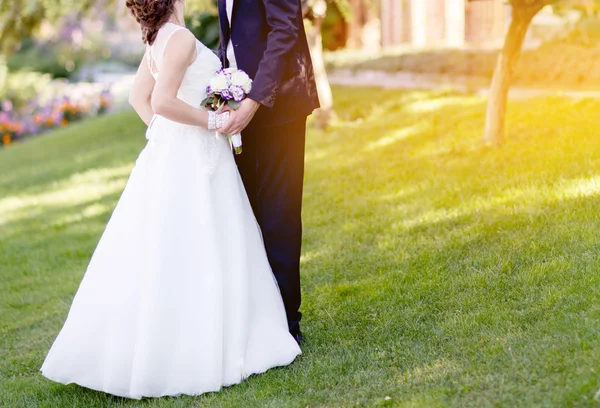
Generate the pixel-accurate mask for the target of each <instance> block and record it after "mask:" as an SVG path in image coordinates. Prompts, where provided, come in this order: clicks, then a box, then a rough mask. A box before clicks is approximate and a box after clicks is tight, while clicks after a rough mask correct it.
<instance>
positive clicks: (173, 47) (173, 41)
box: [165, 28, 197, 57]
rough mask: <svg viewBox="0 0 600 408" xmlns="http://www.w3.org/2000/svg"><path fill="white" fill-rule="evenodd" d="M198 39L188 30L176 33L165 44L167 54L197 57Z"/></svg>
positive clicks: (184, 29)
mask: <svg viewBox="0 0 600 408" xmlns="http://www.w3.org/2000/svg"><path fill="white" fill-rule="evenodd" d="M196 41H197V40H196V37H195V36H194V34H192V32H191V31H190V30H188V29H186V28H183V29H180V30H177V31H175V32H174V33H172V34H171V36H170V38H169V40H168V41H167V43H166V44H165V54H167V53H170V54H175V53H177V54H185V55H190V56H193V57H195V55H196Z"/></svg>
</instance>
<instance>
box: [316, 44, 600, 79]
mask: <svg viewBox="0 0 600 408" xmlns="http://www.w3.org/2000/svg"><path fill="white" fill-rule="evenodd" d="M598 41H600V39H599V40H597V41H596V42H594V43H593V44H592V45H589V44H585V43H581V42H577V41H571V42H569V41H557V42H550V43H547V44H544V45H543V46H541V47H540V48H537V49H526V50H524V51H523V54H522V55H521V57H520V59H519V63H518V64H517V66H516V67H515V72H514V75H513V80H514V82H515V85H516V86H518V87H531V88H541V89H551V90H561V89H571V90H590V88H591V89H595V90H598V89H600V65H599V64H597V61H598V60H599V59H600V47H598ZM497 58H498V50H494V49H476V48H472V49H453V48H451V49H448V48H431V49H415V48H411V47H398V48H392V49H386V50H384V51H383V52H381V51H372V52H365V51H364V50H342V51H336V52H330V53H327V54H325V59H326V63H327V66H328V68H329V69H336V68H340V69H350V70H352V71H357V70H358V71H359V70H373V71H383V72H390V73H396V72H406V73H412V74H421V75H424V76H426V77H433V78H436V77H438V78H454V80H462V81H465V80H468V82H470V83H471V82H472V83H473V86H477V87H486V86H488V85H489V83H490V80H491V78H492V75H493V73H494V68H495V67H496V61H497Z"/></svg>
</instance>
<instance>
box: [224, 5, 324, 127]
mask: <svg viewBox="0 0 600 408" xmlns="http://www.w3.org/2000/svg"><path fill="white" fill-rule="evenodd" d="M218 2H219V19H220V24H221V43H220V45H219V58H221V61H222V62H223V66H225V67H227V66H228V65H229V63H228V61H227V51H226V50H227V44H228V43H229V40H230V39H231V41H232V44H233V47H234V52H235V57H236V62H237V66H238V68H239V69H241V70H243V71H245V72H246V73H247V74H248V75H249V76H250V77H251V78H252V79H253V80H254V85H253V87H252V91H251V92H250V95H249V97H250V98H251V99H253V100H255V101H257V102H259V103H260V104H261V105H262V106H261V108H260V109H259V110H258V112H257V114H256V116H255V121H260V122H263V121H264V122H265V123H266V124H270V125H278V124H283V123H288V122H291V121H294V120H298V119H300V118H302V117H306V116H308V115H310V114H311V113H312V111H313V110H314V109H316V108H318V107H319V98H318V96H317V87H316V84H315V79H314V71H313V66H312V60H311V57H310V52H309V49H308V43H307V40H306V33H305V31H304V23H303V21H302V8H301V6H300V0H234V3H233V13H232V17H231V27H230V25H229V21H228V19H227V13H226V6H225V5H226V2H225V0H218Z"/></svg>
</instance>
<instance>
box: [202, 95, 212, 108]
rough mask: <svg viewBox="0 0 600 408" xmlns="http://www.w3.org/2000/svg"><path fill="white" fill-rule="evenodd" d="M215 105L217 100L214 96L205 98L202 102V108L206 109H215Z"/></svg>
mask: <svg viewBox="0 0 600 408" xmlns="http://www.w3.org/2000/svg"><path fill="white" fill-rule="evenodd" d="M214 104H215V98H214V97H213V96H209V97H207V98H205V99H204V100H203V101H202V102H200V106H203V107H205V108H210V109H213V105H214Z"/></svg>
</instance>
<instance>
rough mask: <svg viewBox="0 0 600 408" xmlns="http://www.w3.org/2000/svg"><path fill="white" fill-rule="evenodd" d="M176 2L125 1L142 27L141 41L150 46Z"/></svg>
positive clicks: (163, 0) (153, 0)
mask: <svg viewBox="0 0 600 408" xmlns="http://www.w3.org/2000/svg"><path fill="white" fill-rule="evenodd" d="M177 1H178V0H127V2H126V3H125V5H126V6H127V8H128V9H129V10H130V11H131V14H133V17H135V19H136V20H137V22H138V23H140V25H141V26H142V40H143V41H144V43H146V44H149V45H152V44H153V43H154V40H156V34H158V30H160V28H161V27H162V26H163V25H165V23H167V21H169V19H170V18H171V16H172V15H173V12H174V11H175V3H177Z"/></svg>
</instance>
